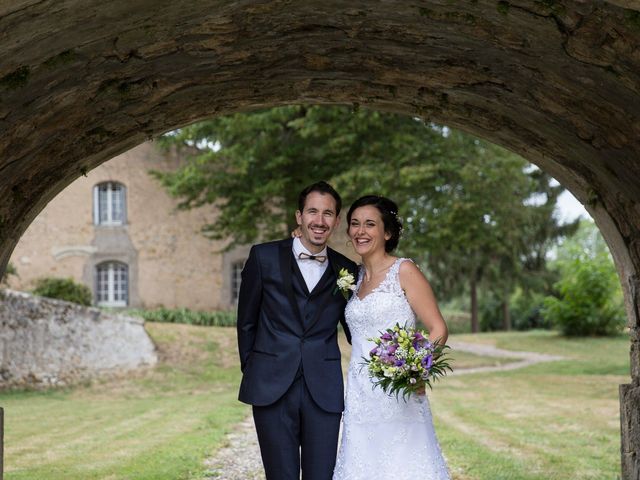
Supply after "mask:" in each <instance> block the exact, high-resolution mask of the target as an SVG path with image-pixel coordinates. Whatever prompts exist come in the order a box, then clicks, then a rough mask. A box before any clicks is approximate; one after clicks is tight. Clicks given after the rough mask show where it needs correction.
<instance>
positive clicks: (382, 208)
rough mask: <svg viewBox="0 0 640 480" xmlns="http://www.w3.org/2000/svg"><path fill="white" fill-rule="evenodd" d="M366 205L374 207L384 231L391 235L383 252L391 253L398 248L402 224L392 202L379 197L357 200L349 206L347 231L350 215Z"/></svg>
mask: <svg viewBox="0 0 640 480" xmlns="http://www.w3.org/2000/svg"><path fill="white" fill-rule="evenodd" d="M367 205H371V206H372V207H376V208H377V209H378V211H379V212H380V216H381V217H382V223H384V231H385V233H388V234H389V235H391V238H389V240H386V241H385V243H384V251H385V252H387V253H390V252H392V251H393V250H395V248H396V247H397V246H398V242H399V241H400V234H401V233H402V222H401V221H400V218H399V217H398V205H396V202H394V201H393V200H390V199H388V198H386V197H381V196H379V195H365V196H364V197H360V198H359V199H357V200H356V201H355V202H353V203H352V204H351V208H349V212H348V213H347V231H348V230H349V226H350V225H351V215H352V214H353V212H354V211H355V209H356V208H360V207H364V206H367Z"/></svg>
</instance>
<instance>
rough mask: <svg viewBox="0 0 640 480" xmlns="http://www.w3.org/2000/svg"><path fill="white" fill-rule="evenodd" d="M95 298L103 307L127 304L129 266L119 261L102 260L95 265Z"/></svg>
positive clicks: (124, 305)
mask: <svg viewBox="0 0 640 480" xmlns="http://www.w3.org/2000/svg"><path fill="white" fill-rule="evenodd" d="M96 299H97V302H98V305H100V306H104V307H126V306H127V305H128V304H129V267H128V266H127V265H126V264H124V263H121V262H103V263H100V264H98V266H97V267H96Z"/></svg>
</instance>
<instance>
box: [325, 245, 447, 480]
mask: <svg viewBox="0 0 640 480" xmlns="http://www.w3.org/2000/svg"><path fill="white" fill-rule="evenodd" d="M404 261H410V260H408V259H405V258H398V259H397V260H396V261H395V263H394V264H393V265H392V266H391V268H390V269H389V271H388V272H387V275H386V277H385V278H384V280H383V281H382V283H381V284H380V285H379V286H378V287H377V288H375V289H374V290H372V291H371V292H370V293H369V294H368V295H367V296H366V297H364V298H362V299H360V298H359V297H358V296H357V293H358V292H359V290H360V285H361V284H362V280H363V278H364V270H363V269H361V270H360V273H359V275H358V282H357V284H356V292H355V294H354V295H352V296H351V298H350V299H349V302H348V303H347V306H346V309H345V318H346V320H347V324H348V325H349V329H350V330H351V337H352V350H351V361H350V362H349V371H348V373H347V393H346V399H345V411H344V417H343V429H342V442H341V445H340V451H339V453H338V458H337V461H336V468H335V470H334V476H333V479H334V480H370V479H371V478H373V477H375V478H380V477H382V478H386V477H389V478H395V479H396V480H409V479H411V480H413V479H415V478H420V479H422V480H449V474H448V471H447V466H446V463H445V461H444V458H443V457H442V453H441V451H440V446H439V445H438V440H437V438H436V436H435V432H434V430H433V422H432V419H431V410H430V408H429V401H428V400H427V397H426V396H411V397H409V398H408V399H407V400H406V401H405V400H403V399H402V397H400V398H399V399H398V398H396V397H395V396H389V395H387V394H386V393H384V392H383V391H382V390H381V389H380V388H378V387H376V388H374V387H373V383H372V382H371V379H370V378H369V374H368V372H367V367H366V366H365V365H364V364H363V361H364V358H368V355H369V351H370V350H371V349H372V348H373V346H374V345H375V344H374V342H373V341H371V340H369V339H370V338H375V337H378V336H380V335H381V331H384V330H386V329H387V328H391V327H393V326H394V325H395V324H396V323H398V324H400V325H401V326H405V325H406V326H408V327H413V326H415V322H416V316H415V314H414V312H413V310H412V309H411V305H409V301H408V300H407V298H406V296H405V294H404V292H403V290H402V287H401V286H400V278H399V271H400V265H402V262H404ZM398 466H400V467H399V468H398Z"/></svg>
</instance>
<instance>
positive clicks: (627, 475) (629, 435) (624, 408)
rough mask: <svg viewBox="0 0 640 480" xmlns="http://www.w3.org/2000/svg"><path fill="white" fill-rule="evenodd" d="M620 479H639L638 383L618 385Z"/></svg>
mask: <svg viewBox="0 0 640 480" xmlns="http://www.w3.org/2000/svg"><path fill="white" fill-rule="evenodd" d="M620 423H621V430H622V449H621V450H622V451H621V453H622V479H623V480H640V456H639V455H638V452H640V385H633V384H627V385H620Z"/></svg>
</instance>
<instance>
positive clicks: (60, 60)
mask: <svg viewBox="0 0 640 480" xmlns="http://www.w3.org/2000/svg"><path fill="white" fill-rule="evenodd" d="M75 59H76V54H75V53H74V52H73V51H72V50H65V51H64V52H60V53H59V54H58V55H54V56H53V57H50V58H48V59H47V60H46V61H45V62H44V66H45V67H47V68H56V67H58V66H61V65H66V64H68V63H71V62H73V61H74V60H75Z"/></svg>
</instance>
